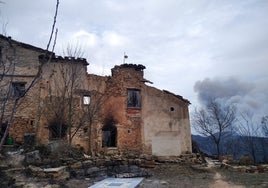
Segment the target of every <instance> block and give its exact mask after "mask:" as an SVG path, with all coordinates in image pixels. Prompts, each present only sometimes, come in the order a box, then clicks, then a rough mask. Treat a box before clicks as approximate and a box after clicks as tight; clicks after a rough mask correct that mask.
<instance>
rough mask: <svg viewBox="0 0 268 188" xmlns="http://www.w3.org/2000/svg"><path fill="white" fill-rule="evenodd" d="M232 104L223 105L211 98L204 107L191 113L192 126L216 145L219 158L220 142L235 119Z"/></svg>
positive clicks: (230, 128)
mask: <svg viewBox="0 0 268 188" xmlns="http://www.w3.org/2000/svg"><path fill="white" fill-rule="evenodd" d="M235 115H236V109H235V107H234V106H223V105H221V104H220V103H219V102H217V101H216V100H211V101H210V102H209V103H208V104H207V105H206V107H205V108H201V109H199V110H197V109H196V110H195V111H194V113H193V127H194V129H195V130H196V131H197V132H198V133H199V134H201V135H204V136H209V137H210V138H211V139H212V140H213V142H214V143H215V145H216V148H217V157H218V158H219V156H220V153H221V149H220V144H221V141H222V138H223V137H224V136H225V133H226V132H228V131H231V130H232V126H233V124H234V122H235V120H236V116H235Z"/></svg>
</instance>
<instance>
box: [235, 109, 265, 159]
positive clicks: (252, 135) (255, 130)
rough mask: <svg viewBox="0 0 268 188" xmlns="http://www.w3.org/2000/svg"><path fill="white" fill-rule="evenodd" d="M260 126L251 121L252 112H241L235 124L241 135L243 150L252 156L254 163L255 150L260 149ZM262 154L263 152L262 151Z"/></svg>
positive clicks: (255, 157)
mask: <svg viewBox="0 0 268 188" xmlns="http://www.w3.org/2000/svg"><path fill="white" fill-rule="evenodd" d="M260 131H261V127H260V126H258V125H257V124H256V123H255V122H254V121H253V114H251V113H249V112H243V113H241V115H240V118H239V120H238V125H237V132H238V133H239V134H240V136H241V146H242V148H243V151H246V152H247V154H248V155H250V156H251V157H252V158H253V161H254V163H256V162H257V152H259V150H261V148H260V141H261V139H262V138H261V137H259V136H260V134H261V132H260ZM262 153H263V154H264V152H262Z"/></svg>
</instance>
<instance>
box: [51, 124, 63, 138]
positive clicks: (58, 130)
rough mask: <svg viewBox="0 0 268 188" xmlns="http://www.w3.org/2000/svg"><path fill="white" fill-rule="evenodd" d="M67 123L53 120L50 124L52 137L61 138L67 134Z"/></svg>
mask: <svg viewBox="0 0 268 188" xmlns="http://www.w3.org/2000/svg"><path fill="white" fill-rule="evenodd" d="M66 132H67V125H65V124H60V123H57V122H53V123H51V124H50V126H49V133H50V139H61V138H64V137H65V136H66Z"/></svg>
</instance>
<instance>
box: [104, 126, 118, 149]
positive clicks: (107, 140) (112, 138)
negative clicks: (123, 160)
mask: <svg viewBox="0 0 268 188" xmlns="http://www.w3.org/2000/svg"><path fill="white" fill-rule="evenodd" d="M116 137H117V129H116V126H115V125H114V124H112V123H107V124H106V125H104V126H103V128H102V147H116Z"/></svg>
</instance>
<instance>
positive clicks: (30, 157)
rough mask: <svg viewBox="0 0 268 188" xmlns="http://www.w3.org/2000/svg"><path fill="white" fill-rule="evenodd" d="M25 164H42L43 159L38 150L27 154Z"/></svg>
mask: <svg viewBox="0 0 268 188" xmlns="http://www.w3.org/2000/svg"><path fill="white" fill-rule="evenodd" d="M25 162H26V163H28V164H36V163H40V162H41V157H40V154H39V151H38V150H35V151H32V152H29V153H26V154H25Z"/></svg>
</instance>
